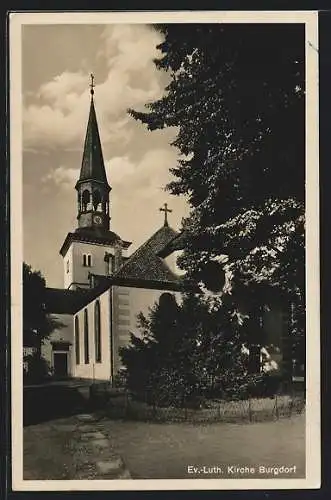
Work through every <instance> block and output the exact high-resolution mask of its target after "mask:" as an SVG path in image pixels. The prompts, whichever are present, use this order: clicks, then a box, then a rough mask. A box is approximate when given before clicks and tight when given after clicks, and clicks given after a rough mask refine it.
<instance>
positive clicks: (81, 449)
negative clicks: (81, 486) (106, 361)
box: [23, 414, 131, 480]
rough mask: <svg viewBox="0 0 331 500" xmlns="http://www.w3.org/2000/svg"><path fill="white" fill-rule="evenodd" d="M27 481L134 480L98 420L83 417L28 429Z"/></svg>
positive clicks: (25, 461)
mask: <svg viewBox="0 0 331 500" xmlns="http://www.w3.org/2000/svg"><path fill="white" fill-rule="evenodd" d="M23 467H24V479H26V480H47V479H130V478H131V475H130V473H129V471H128V469H127V467H126V465H125V463H124V462H123V460H122V458H121V457H120V456H119V455H118V453H116V452H115V451H114V448H113V447H112V444H111V441H110V440H109V438H108V437H107V436H106V434H105V433H104V432H102V423H101V422H99V421H98V420H97V418H96V417H94V416H93V415H89V414H82V415H78V416H75V417H70V418H67V419H59V420H53V421H52V422H48V423H44V424H38V425H33V426H28V427H26V428H25V429H24V458H23Z"/></svg>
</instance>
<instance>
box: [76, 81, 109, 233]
mask: <svg viewBox="0 0 331 500" xmlns="http://www.w3.org/2000/svg"><path fill="white" fill-rule="evenodd" d="M91 80H92V81H91V85H90V87H91V103H90V114H89V118H88V124H87V130H86V137H85V143H84V152H83V159H82V166H81V170H80V176H79V179H78V181H77V183H76V186H75V188H76V190H77V194H78V200H77V201H78V215H77V219H78V227H79V228H94V227H95V228H98V229H103V230H108V229H109V220H110V215H109V193H110V191H111V187H110V186H109V184H108V181H107V176H106V171H105V165H104V161H103V154H102V148H101V141H100V136H99V129H98V123H97V117H96V114H95V108H94V99H93V95H94V83H93V80H94V77H93V75H91Z"/></svg>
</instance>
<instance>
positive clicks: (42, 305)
mask: <svg viewBox="0 0 331 500" xmlns="http://www.w3.org/2000/svg"><path fill="white" fill-rule="evenodd" d="M62 326H63V324H62V323H61V321H59V320H58V319H56V318H54V317H53V316H51V315H50V314H48V313H47V311H46V281H45V278H44V277H43V276H42V274H41V273H40V271H34V270H33V269H32V268H31V266H29V265H28V264H26V263H25V262H24V263H23V344H24V345H25V346H30V347H35V348H36V355H37V357H39V358H40V357H41V345H42V343H43V341H44V340H45V339H46V338H48V337H49V335H50V334H51V333H52V331H53V330H55V329H56V328H61V327H62Z"/></svg>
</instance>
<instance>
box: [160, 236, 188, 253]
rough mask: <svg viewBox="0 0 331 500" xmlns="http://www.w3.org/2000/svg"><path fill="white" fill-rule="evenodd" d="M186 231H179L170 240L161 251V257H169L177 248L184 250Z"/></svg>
mask: <svg viewBox="0 0 331 500" xmlns="http://www.w3.org/2000/svg"><path fill="white" fill-rule="evenodd" d="M185 236H186V235H185V233H184V232H181V233H177V234H176V236H175V237H174V238H173V239H172V240H170V241H169V243H167V244H166V245H165V246H164V247H163V248H162V249H161V250H160V252H159V256H160V257H163V258H164V257H167V256H168V255H170V254H171V253H173V252H175V251H176V250H183V248H184V244H185Z"/></svg>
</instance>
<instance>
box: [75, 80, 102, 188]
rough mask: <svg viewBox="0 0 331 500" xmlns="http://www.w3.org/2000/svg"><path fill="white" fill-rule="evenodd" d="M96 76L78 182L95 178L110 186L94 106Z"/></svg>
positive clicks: (91, 91)
mask: <svg viewBox="0 0 331 500" xmlns="http://www.w3.org/2000/svg"><path fill="white" fill-rule="evenodd" d="M93 82H94V76H93V75H91V84H90V88H91V90H90V94H91V104H90V113H89V118H88V123H87V130H86V136H85V143H84V152H83V158H82V165H81V170H80V176H79V180H78V182H77V184H78V183H80V182H84V181H89V180H94V181H97V182H101V183H103V184H106V185H107V186H108V187H109V184H108V181H107V176H106V170H105V165H104V161H103V154H102V148H101V141H100V135H99V129H98V122H97V117H96V113H95V108H94V99H93V95H94V83H93Z"/></svg>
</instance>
